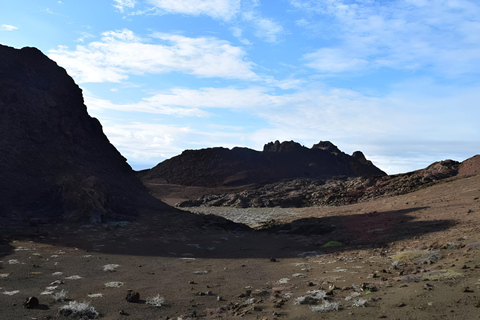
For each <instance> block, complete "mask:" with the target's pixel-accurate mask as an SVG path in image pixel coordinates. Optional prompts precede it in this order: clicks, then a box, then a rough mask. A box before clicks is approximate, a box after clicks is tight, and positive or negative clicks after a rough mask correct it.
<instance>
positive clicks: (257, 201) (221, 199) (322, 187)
mask: <svg viewBox="0 0 480 320" xmlns="http://www.w3.org/2000/svg"><path fill="white" fill-rule="evenodd" d="M472 159H473V158H471V159H468V160H466V161H465V162H463V163H459V162H457V161H452V160H445V161H440V162H435V163H433V164H431V165H430V166H428V167H427V168H425V169H422V170H417V171H412V172H409V173H405V174H398V175H392V176H371V177H349V178H347V177H343V178H335V179H326V180H325V179H295V180H288V181H281V182H277V183H272V184H268V185H265V186H262V187H260V188H255V189H250V190H244V191H242V192H237V193H223V194H208V195H204V196H202V197H200V198H198V199H196V200H188V201H184V202H181V203H179V204H178V206H180V207H196V206H215V207H218V206H223V207H240V208H246V207H309V206H338V205H345V204H352V203H357V202H362V201H367V200H370V199H373V198H378V197H382V196H395V195H399V194H405V193H408V192H412V191H415V190H418V189H419V188H421V187H424V186H426V185H429V184H430V183H433V182H437V181H440V180H443V179H446V178H450V177H454V176H456V175H457V174H458V173H459V168H465V167H468V168H473V167H475V166H474V165H473V162H474V161H473V160H472ZM478 167H479V166H478V165H477V166H476V168H477V169H478Z"/></svg>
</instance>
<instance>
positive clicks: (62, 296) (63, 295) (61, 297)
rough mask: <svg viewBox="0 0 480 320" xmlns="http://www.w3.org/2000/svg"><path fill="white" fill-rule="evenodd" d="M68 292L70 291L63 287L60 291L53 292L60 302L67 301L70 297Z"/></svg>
mask: <svg viewBox="0 0 480 320" xmlns="http://www.w3.org/2000/svg"><path fill="white" fill-rule="evenodd" d="M67 293H68V291H66V290H63V289H62V290H61V291H60V292H55V293H54V294H53V300H55V301H59V302H61V301H66V300H67V299H68V297H67Z"/></svg>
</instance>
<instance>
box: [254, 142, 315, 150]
mask: <svg viewBox="0 0 480 320" xmlns="http://www.w3.org/2000/svg"><path fill="white" fill-rule="evenodd" d="M305 149H306V148H305V147H304V146H302V145H301V144H300V143H297V142H295V141H283V142H282V143H280V141H278V140H276V141H275V142H269V143H267V144H266V145H265V146H264V147H263V152H294V151H300V150H305Z"/></svg>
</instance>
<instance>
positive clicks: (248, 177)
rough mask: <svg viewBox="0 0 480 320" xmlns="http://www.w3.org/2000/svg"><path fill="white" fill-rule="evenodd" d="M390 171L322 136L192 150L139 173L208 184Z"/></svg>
mask: <svg viewBox="0 0 480 320" xmlns="http://www.w3.org/2000/svg"><path fill="white" fill-rule="evenodd" d="M384 175H385V173H384V172H383V171H381V170H380V169H378V168H377V167H375V166H374V165H373V164H372V163H371V162H370V161H368V160H366V159H365V156H364V155H363V154H362V153H361V152H360V151H357V152H355V153H354V154H353V156H350V155H347V154H345V153H343V152H341V151H340V150H338V148H337V147H336V146H334V145H333V144H332V143H330V142H320V143H319V144H316V145H314V146H313V147H312V148H311V149H309V148H307V147H304V146H302V145H300V144H298V143H296V142H293V141H286V142H282V143H280V142H279V141H275V142H270V143H267V144H266V145H265V146H264V149H263V151H262V152H259V151H255V150H252V149H247V148H233V149H231V150H230V149H226V148H209V149H201V150H186V151H184V152H183V153H182V154H181V155H179V156H176V157H173V158H171V159H168V160H165V161H163V162H162V163H159V164H158V165H157V166H155V167H154V168H152V169H150V170H146V171H142V172H140V173H139V176H140V177H141V179H142V181H143V182H144V183H145V184H148V183H150V182H153V181H157V182H163V183H171V184H180V185H186V186H204V187H216V186H239V185H247V184H261V185H264V184H267V183H273V182H278V181H281V180H284V179H296V178H331V177H338V176H344V177H357V176H384Z"/></svg>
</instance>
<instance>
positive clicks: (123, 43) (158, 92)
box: [0, 0, 480, 174]
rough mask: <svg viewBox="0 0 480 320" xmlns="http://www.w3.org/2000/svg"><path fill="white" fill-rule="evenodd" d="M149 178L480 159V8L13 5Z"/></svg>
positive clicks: (16, 42)
mask: <svg viewBox="0 0 480 320" xmlns="http://www.w3.org/2000/svg"><path fill="white" fill-rule="evenodd" d="M0 8H1V9H0V43H1V44H3V45H8V46H12V47H15V48H22V47H25V46H31V47H37V48H38V49H40V50H41V51H42V52H43V53H45V54H46V55H47V56H49V57H50V58H51V59H52V60H54V61H56V62H57V63H58V64H59V65H60V66H62V67H64V68H65V69H66V70H67V72H68V73H69V74H70V75H71V76H72V77H73V78H74V80H75V81H76V83H77V84H78V85H79V86H80V87H81V88H82V89H83V94H84V100H85V104H86V105H87V110H88V112H89V114H90V115H91V116H94V117H96V118H98V119H99V120H100V121H101V123H102V125H103V129H104V132H105V134H106V135H107V137H108V138H109V140H110V142H111V143H112V144H113V145H114V146H115V147H116V148H117V149H118V150H119V151H120V152H121V153H122V154H123V156H124V157H126V158H127V160H128V162H129V164H130V165H131V166H132V167H133V168H134V169H136V170H140V169H145V168H151V167H153V166H154V165H156V164H157V163H159V162H161V161H163V160H165V159H168V158H171V157H173V156H176V155H178V154H180V153H181V152H182V151H183V150H185V149H200V148H207V147H219V146H223V147H227V148H233V147H235V146H240V147H248V148H252V149H255V150H262V148H263V145H264V144H266V143H268V142H270V141H275V140H280V141H290V140H294V141H296V142H299V143H301V144H302V145H305V146H307V147H311V146H312V145H313V144H315V143H318V142H319V141H331V142H332V143H334V144H335V145H337V146H338V147H339V149H340V150H342V151H344V152H346V153H348V154H352V153H353V152H354V151H357V150H361V151H362V152H363V153H364V154H365V155H366V157H367V158H368V159H369V160H372V161H373V163H374V164H375V165H377V166H378V167H379V168H381V169H382V170H384V171H386V172H387V173H389V174H394V173H403V172H408V171H412V170H416V169H421V168H424V167H426V166H428V165H429V164H431V163H433V162H435V161H440V160H444V159H453V160H457V161H463V160H465V159H467V158H469V157H471V156H473V155H475V154H478V153H480V126H479V123H480V1H478V0H82V1H78V0H61V1H58V0H18V1H12V0H0Z"/></svg>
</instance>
